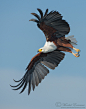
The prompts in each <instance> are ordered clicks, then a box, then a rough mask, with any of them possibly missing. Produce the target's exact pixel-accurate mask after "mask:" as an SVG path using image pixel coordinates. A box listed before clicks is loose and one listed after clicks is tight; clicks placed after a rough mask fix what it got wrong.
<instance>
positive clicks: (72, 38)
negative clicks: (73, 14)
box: [65, 35, 77, 45]
mask: <svg viewBox="0 0 86 109" xmlns="http://www.w3.org/2000/svg"><path fill="white" fill-rule="evenodd" d="M65 39H67V40H70V41H71V42H70V43H71V44H72V45H77V41H76V39H75V38H74V35H72V36H68V37H65Z"/></svg>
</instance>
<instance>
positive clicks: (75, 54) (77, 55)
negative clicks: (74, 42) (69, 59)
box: [72, 52, 80, 57]
mask: <svg viewBox="0 0 86 109" xmlns="http://www.w3.org/2000/svg"><path fill="white" fill-rule="evenodd" d="M72 54H73V55H74V56H75V57H79V56H80V55H79V54H78V53H73V52H72Z"/></svg>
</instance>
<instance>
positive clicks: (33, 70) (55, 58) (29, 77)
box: [11, 50, 65, 95]
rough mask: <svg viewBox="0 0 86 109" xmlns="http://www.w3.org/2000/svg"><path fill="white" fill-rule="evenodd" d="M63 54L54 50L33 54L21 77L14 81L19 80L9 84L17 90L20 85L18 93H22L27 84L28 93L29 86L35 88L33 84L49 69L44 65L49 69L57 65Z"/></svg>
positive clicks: (36, 83)
mask: <svg viewBox="0 0 86 109" xmlns="http://www.w3.org/2000/svg"><path fill="white" fill-rule="evenodd" d="M64 56H65V54H64V53H62V52H60V51H58V50H55V51H53V52H50V53H38V54H37V55H36V56H34V57H33V58H32V60H31V62H30V63H29V65H28V66H27V68H26V70H27V71H26V73H25V75H24V76H23V77H22V79H20V80H18V81H15V80H14V81H15V82H19V83H18V85H16V86H11V87H13V88H14V89H13V90H18V89H20V88H21V87H23V88H22V90H21V92H20V93H22V92H23V91H24V90H25V88H26V86H27V85H28V95H29V94H30V91H31V86H32V88H33V90H34V89H35V86H38V84H39V83H40V82H41V81H42V79H44V77H45V76H46V75H47V74H48V73H49V70H48V69H47V68H46V67H45V66H47V67H49V68H51V69H55V67H57V66H58V64H59V63H60V61H61V60H62V59H63V58H64ZM44 65H45V66H44Z"/></svg>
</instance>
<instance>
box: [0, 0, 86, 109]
mask: <svg viewBox="0 0 86 109" xmlns="http://www.w3.org/2000/svg"><path fill="white" fill-rule="evenodd" d="M37 8H40V9H42V10H43V12H45V10H46V8H48V9H49V11H51V10H57V11H59V12H60V13H61V14H62V15H63V19H65V20H66V21H67V22H68V23H69V24H70V28H71V29H70V33H69V34H68V35H67V36H69V35H74V37H75V38H76V39H77V41H78V45H77V46H76V48H79V49H80V50H81V52H80V57H79V58H76V57H74V56H73V55H72V54H70V53H66V55H65V58H64V60H63V61H62V62H61V63H60V64H59V66H58V67H57V68H56V69H55V70H50V73H49V74H48V75H47V77H45V79H44V80H43V81H42V82H41V84H39V86H38V87H36V88H35V91H34V92H33V91H31V94H30V95H29V96H28V95H27V89H26V90H25V91H24V93H23V94H19V91H13V90H11V87H10V86H9V84H11V85H16V84H15V83H14V82H13V79H15V80H18V79H20V78H21V77H22V76H23V75H24V73H25V68H26V67H27V65H28V63H29V62H30V60H31V58H32V57H33V56H34V55H35V54H37V50H38V49H39V48H40V47H42V46H43V45H44V43H45V37H44V34H43V33H42V32H41V30H39V29H38V28H37V26H36V24H35V23H34V22H29V19H31V18H34V16H32V15H31V14H30V13H32V12H36V13H38V12H37ZM85 13H86V1H85V0H71V1H70V0H51V1H50V0H14V1H13V0H0V109H40V108H41V109H60V108H61V107H56V106H55V103H56V102H60V103H71V104H73V103H77V104H84V105H85V108H86V63H85V62H86V50H85V47H86V36H85V35H86V14H85Z"/></svg>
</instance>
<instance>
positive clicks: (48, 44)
mask: <svg viewBox="0 0 86 109" xmlns="http://www.w3.org/2000/svg"><path fill="white" fill-rule="evenodd" d="M43 48H44V50H45V52H46V53H47V52H51V51H54V50H56V49H57V46H56V45H55V44H54V43H53V42H50V41H48V42H47V41H46V43H45V45H44V47H43Z"/></svg>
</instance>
